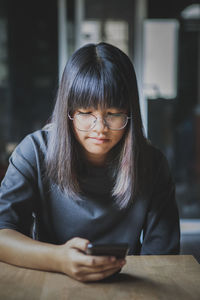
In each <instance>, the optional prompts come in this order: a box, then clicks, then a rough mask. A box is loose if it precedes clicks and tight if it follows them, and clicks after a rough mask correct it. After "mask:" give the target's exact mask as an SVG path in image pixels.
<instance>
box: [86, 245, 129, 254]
mask: <svg viewBox="0 0 200 300" xmlns="http://www.w3.org/2000/svg"><path fill="white" fill-rule="evenodd" d="M128 250H129V245H128V243H118V244H92V243H90V244H88V247H87V251H86V253H87V254H90V255H101V256H115V257H117V258H124V257H125V256H126V255H127V253H128Z"/></svg>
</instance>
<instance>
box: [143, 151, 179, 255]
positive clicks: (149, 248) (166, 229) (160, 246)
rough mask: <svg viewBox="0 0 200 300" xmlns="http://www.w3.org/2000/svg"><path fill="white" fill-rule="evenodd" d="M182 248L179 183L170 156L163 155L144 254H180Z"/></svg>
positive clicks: (149, 213) (150, 213)
mask: <svg viewBox="0 0 200 300" xmlns="http://www.w3.org/2000/svg"><path fill="white" fill-rule="evenodd" d="M179 251H180V225H179V215H178V209H177V205H176V201H175V184H174V182H173V180H172V176H171V173H170V170H169V166H168V162H167V159H166V158H165V157H164V156H163V155H162V156H161V160H160V164H159V167H158V171H157V174H156V177H155V180H154V185H153V192H152V196H151V201H150V204H149V208H148V212H147V217H146V220H145V225H144V228H143V242H142V248H141V254H146V255H148V254H155V255H160V254H178V253H179Z"/></svg>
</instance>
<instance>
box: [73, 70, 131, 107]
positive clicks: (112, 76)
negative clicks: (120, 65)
mask: <svg viewBox="0 0 200 300" xmlns="http://www.w3.org/2000/svg"><path fill="white" fill-rule="evenodd" d="M107 68H108V67H107ZM112 71H115V72H108V70H107V69H106V71H105V69H103V68H102V66H101V65H98V66H96V67H90V68H89V69H88V70H86V71H83V70H81V72H80V73H79V74H77V76H76V78H75V79H74V81H73V83H72V86H71V89H70V93H69V97H68V109H69V111H75V110H77V109H78V108H80V107H81V108H89V107H93V108H95V109H98V108H99V107H100V108H101V109H106V108H111V107H115V108H120V109H128V110H129V107H130V104H129V101H130V100H129V93H128V90H127V87H126V84H125V82H124V81H123V78H120V76H119V74H118V73H119V72H118V71H117V70H112Z"/></svg>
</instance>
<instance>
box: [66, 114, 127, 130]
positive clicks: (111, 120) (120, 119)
mask: <svg viewBox="0 0 200 300" xmlns="http://www.w3.org/2000/svg"><path fill="white" fill-rule="evenodd" d="M68 117H69V119H70V120H73V121H74V126H75V127H76V128H77V129H78V130H80V131H90V130H92V129H93V128H94V127H95V125H96V123H97V120H98V119H103V123H104V125H105V126H107V127H108V128H109V129H111V130H122V129H123V128H124V127H126V125H127V124H128V120H129V119H130V117H128V116H127V115H126V114H124V113H112V114H111V113H110V114H106V115H105V116H104V117H103V118H101V117H100V118H99V117H96V116H95V115H93V114H91V113H82V112H79V113H76V114H75V115H74V117H71V116H70V115H69V114H68Z"/></svg>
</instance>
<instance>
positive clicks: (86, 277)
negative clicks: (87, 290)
mask: <svg viewBox="0 0 200 300" xmlns="http://www.w3.org/2000/svg"><path fill="white" fill-rule="evenodd" d="M118 271H120V268H119V267H118V268H112V269H109V270H105V271H103V272H97V273H88V274H85V273H84V274H80V275H79V280H80V281H82V282H87V281H98V280H102V279H104V278H106V277H108V276H111V275H113V274H114V273H116V272H118Z"/></svg>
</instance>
